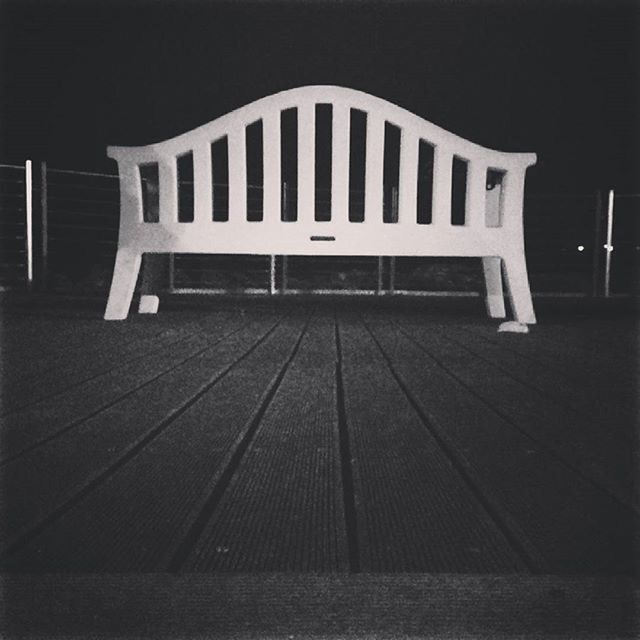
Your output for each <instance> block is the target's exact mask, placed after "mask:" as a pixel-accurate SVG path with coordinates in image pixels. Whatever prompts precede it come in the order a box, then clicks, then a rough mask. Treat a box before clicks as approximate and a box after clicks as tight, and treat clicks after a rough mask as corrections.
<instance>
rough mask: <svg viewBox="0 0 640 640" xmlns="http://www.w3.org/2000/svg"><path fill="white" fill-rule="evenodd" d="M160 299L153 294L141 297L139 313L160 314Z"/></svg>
mask: <svg viewBox="0 0 640 640" xmlns="http://www.w3.org/2000/svg"><path fill="white" fill-rule="evenodd" d="M159 305H160V298H158V296H155V295H151V294H143V295H141V296H140V303H139V305H138V313H158V307H159Z"/></svg>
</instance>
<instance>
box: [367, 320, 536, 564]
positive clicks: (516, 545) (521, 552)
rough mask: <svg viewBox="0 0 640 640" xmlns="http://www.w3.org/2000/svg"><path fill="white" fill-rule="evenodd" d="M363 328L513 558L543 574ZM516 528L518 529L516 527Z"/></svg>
mask: <svg viewBox="0 0 640 640" xmlns="http://www.w3.org/2000/svg"><path fill="white" fill-rule="evenodd" d="M362 323H363V324H364V326H365V328H366V329H367V331H368V332H369V335H371V337H372V339H373V341H374V342H375V344H376V346H377V347H378V350H379V351H380V353H381V354H382V357H383V358H384V360H385V362H386V364H387V367H388V368H389V371H390V372H391V374H392V375H393V377H394V379H395V381H396V383H397V384H398V386H399V387H400V389H401V390H402V392H403V393H404V395H405V396H406V398H407V400H408V401H409V403H410V405H411V407H412V408H413V410H414V411H415V412H416V414H417V415H418V417H419V418H420V420H421V422H422V423H423V425H424V427H425V428H426V429H427V431H428V432H429V433H430V434H431V435H432V437H433V438H434V440H435V441H436V442H437V443H438V446H439V447H440V448H441V450H442V452H443V453H444V454H445V455H446V457H447V459H448V460H449V462H450V463H451V465H452V467H453V468H454V469H455V470H456V471H457V472H458V474H459V475H460V477H461V478H462V479H463V481H464V483H465V484H466V485H467V487H468V488H469V489H470V490H471V493H472V494H473V495H474V496H475V497H476V499H477V500H478V502H479V503H480V504H481V505H482V507H483V509H484V510H485V512H486V513H487V515H488V516H489V517H490V519H491V520H492V521H493V522H494V524H495V525H496V527H497V528H498V529H499V531H500V532H501V533H502V535H503V536H504V537H505V539H506V540H507V542H508V543H509V544H510V545H511V547H512V549H513V550H514V551H515V552H516V554H517V555H518V556H519V557H520V560H522V562H523V564H524V565H525V566H526V568H527V569H528V570H529V572H530V573H531V574H533V575H535V574H540V573H543V572H544V571H545V570H546V568H547V563H546V561H545V560H544V558H542V557H541V556H540V555H539V552H538V551H537V549H535V547H534V549H531V550H530V549H528V548H527V547H529V546H533V545H531V543H529V544H527V543H525V542H523V541H521V540H520V539H519V538H518V536H517V535H516V534H515V533H514V531H513V530H512V529H511V527H510V526H509V524H508V523H509V521H510V520H511V518H510V517H509V516H508V515H507V514H503V513H502V509H501V508H500V505H499V501H498V500H497V498H495V497H494V496H493V495H492V492H490V491H488V490H487V488H486V487H483V488H481V487H480V486H479V484H483V483H479V482H478V480H477V478H474V476H475V474H474V473H473V471H471V470H470V469H467V467H466V465H465V463H464V462H462V461H461V460H460V459H459V458H458V456H456V454H455V451H454V446H453V445H452V444H450V443H449V442H448V441H447V439H446V437H445V436H442V435H441V433H440V432H441V431H442V429H439V428H436V427H435V426H434V425H435V424H436V421H435V420H433V419H431V418H429V417H428V416H427V415H426V414H425V412H424V411H423V410H422V408H421V407H420V406H419V405H418V403H417V401H416V400H415V399H414V397H413V395H412V393H411V391H409V389H408V388H407V386H406V385H405V383H404V381H403V380H402V379H401V377H400V375H399V374H398V373H397V371H396V369H395V367H394V366H393V364H392V363H391V360H390V358H389V356H388V355H387V354H386V353H385V351H384V350H383V348H382V345H381V344H380V343H379V342H378V339H377V338H376V337H375V335H374V334H373V332H372V331H371V328H370V327H369V325H368V324H367V323H366V322H365V321H364V320H362ZM517 528H519V527H517Z"/></svg>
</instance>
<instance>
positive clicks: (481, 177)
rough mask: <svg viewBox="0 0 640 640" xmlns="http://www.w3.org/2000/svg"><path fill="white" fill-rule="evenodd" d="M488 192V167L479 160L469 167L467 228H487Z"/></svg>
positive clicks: (466, 199) (473, 161) (472, 161)
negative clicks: (485, 215)
mask: <svg viewBox="0 0 640 640" xmlns="http://www.w3.org/2000/svg"><path fill="white" fill-rule="evenodd" d="M486 190H487V166H486V165H485V164H484V163H481V162H479V161H478V160H471V161H469V163H468V165H467V193H466V198H465V201H466V209H465V226H469V227H474V228H476V229H478V228H482V227H484V226H485V217H484V214H485V202H486Z"/></svg>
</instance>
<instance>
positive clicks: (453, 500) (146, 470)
mask: <svg viewBox="0 0 640 640" xmlns="http://www.w3.org/2000/svg"><path fill="white" fill-rule="evenodd" d="M5 298H7V296H6V295H5ZM538 311H539V325H537V326H535V327H533V328H532V331H531V333H530V334H529V335H516V334H498V333H497V332H496V327H497V323H496V322H495V321H490V320H489V319H487V318H485V317H484V312H483V308H482V303H481V302H480V300H479V299H466V300H454V299H446V300H439V299H428V300H411V301H409V300H399V299H394V300H390V299H382V300H373V299H372V300H361V301H355V300H352V299H349V300H345V299H340V300H336V299H332V300H330V299H326V300H325V299H322V300H320V299H314V300H307V299H301V298H294V297H290V298H286V299H281V300H270V299H266V298H257V299H245V300H229V299H225V298H212V299H208V300H207V301H206V302H204V303H192V302H191V301H188V300H182V299H180V300H170V301H169V302H168V303H167V304H165V305H164V307H163V308H162V309H161V312H160V313H159V314H158V315H157V316H136V315H133V316H131V317H130V319H129V320H127V321H125V322H111V323H107V322H104V321H102V320H101V313H102V303H101V302H98V301H96V302H93V301H84V302H78V301H77V300H76V301H73V300H64V299H53V300H51V299H47V298H42V297H37V296H35V297H34V298H32V299H27V298H20V297H18V298H17V299H5V302H4V313H3V325H2V330H3V336H2V337H3V354H4V357H3V363H4V364H3V369H2V373H3V383H2V395H1V401H2V414H3V417H2V449H1V452H0V453H1V461H0V464H1V465H2V473H3V483H4V484H3V487H4V491H3V494H2V498H1V503H2V509H3V515H2V525H3V531H2V540H1V542H2V545H1V556H0V567H1V568H2V571H3V572H4V574H5V575H6V576H12V575H15V574H36V575H43V574H72V573H73V574H77V573H82V574H87V573H89V574H104V575H106V574H119V573H124V574H143V573H144V574H146V573H165V572H170V573H179V574H207V575H211V574H214V575H225V576H232V575H239V576H240V575H242V576H247V575H256V576H257V575H258V574H260V575H263V574H265V573H269V574H274V575H276V574H282V573H286V574H289V575H290V574H296V575H299V576H300V578H301V579H302V578H304V575H307V576H309V579H310V580H311V579H312V576H317V575H318V574H321V575H329V576H334V578H335V579H340V576H353V574H359V575H361V576H362V579H365V578H366V577H367V576H374V577H375V576H376V575H377V576H380V577H382V576H387V578H386V579H388V576H389V575H390V574H398V575H399V576H400V575H404V576H406V575H407V574H414V575H415V576H425V575H438V574H441V575H450V574H459V575H461V576H462V575H466V576H469V575H474V576H478V575H481V574H486V575H487V576H496V575H500V576H512V577H513V579H520V578H519V577H518V574H520V577H522V579H524V578H525V577H526V576H532V575H533V576H539V575H555V576H574V577H575V576H583V577H585V579H586V578H587V577H588V579H593V578H594V577H614V576H616V577H619V576H630V575H631V574H632V572H633V555H634V554H633V552H634V546H635V544H636V540H637V536H638V532H639V531H640V529H639V528H638V522H639V520H638V515H639V509H640V500H639V499H638V492H637V490H636V487H635V486H634V478H635V473H634V463H635V460H634V450H635V447H636V442H637V430H636V416H637V406H636V391H637V383H638V371H637V364H638V360H637V346H638V345H637V342H636V325H635V316H634V314H633V313H632V311H630V310H629V309H626V308H622V309H619V308H618V309H613V310H611V309H599V308H594V307H587V306H586V305H585V304H579V303H575V302H566V301H565V302H562V301H556V302H546V303H544V302H539V303H538ZM14 579H17V576H16V577H14ZM313 579H315V578H313Z"/></svg>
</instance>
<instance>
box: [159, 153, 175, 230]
mask: <svg viewBox="0 0 640 640" xmlns="http://www.w3.org/2000/svg"><path fill="white" fill-rule="evenodd" d="M158 177H159V181H160V224H172V223H174V222H178V167H177V163H176V158H175V156H171V157H166V158H162V159H161V160H160V161H159V162H158Z"/></svg>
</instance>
